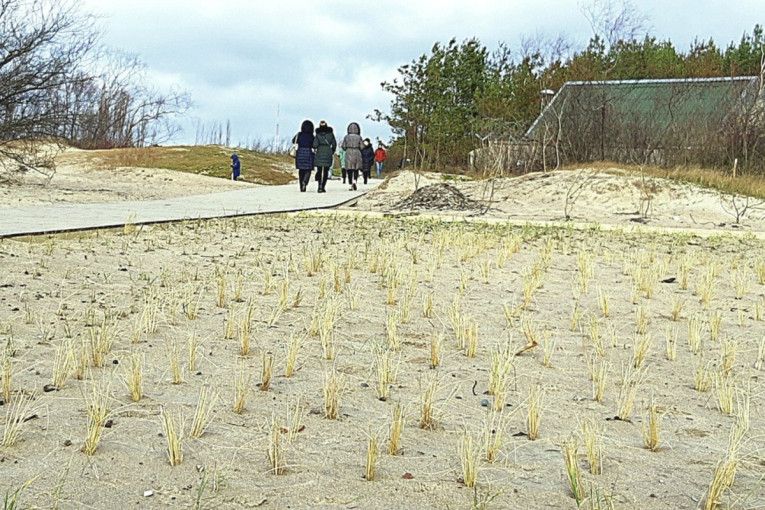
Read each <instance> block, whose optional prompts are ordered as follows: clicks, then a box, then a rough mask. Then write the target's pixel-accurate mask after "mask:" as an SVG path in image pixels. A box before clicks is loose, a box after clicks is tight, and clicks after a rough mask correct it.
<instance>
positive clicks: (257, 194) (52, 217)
mask: <svg viewBox="0 0 765 510" xmlns="http://www.w3.org/2000/svg"><path fill="white" fill-rule="evenodd" d="M381 182H382V181H380V180H375V179H373V180H372V181H371V183H370V184H369V185H366V186H365V185H363V184H360V185H359V189H358V191H350V190H349V189H348V186H347V185H346V184H342V182H341V181H339V180H337V179H334V180H331V181H329V182H327V192H326V193H317V192H316V187H317V186H316V182H315V181H313V180H312V181H311V183H310V185H309V187H308V190H309V191H307V192H305V193H300V189H299V186H298V184H297V182H295V183H293V184H286V185H284V186H260V187H257V188H248V189H244V190H235V191H224V192H221V193H210V194H208V195H196V196H188V197H179V198H169V199H167V200H147V201H124V202H104V203H89V204H58V205H35V206H26V207H8V208H0V238H3V237H13V236H21V235H27V234H48V233H54V232H65V231H71V230H86V229H91V228H106V227H121V226H123V225H125V224H126V223H132V224H142V223H161V222H166V221H181V220H195V219H207V218H221V217H230V216H247V215H253V214H264V213H279V212H294V211H308V210H316V209H328V208H332V207H337V206H339V205H343V204H345V203H348V202H350V201H353V200H355V199H357V198H358V197H360V196H362V195H364V194H365V193H366V192H368V191H370V190H371V189H373V188H374V187H376V186H377V185H378V184H379V183H381Z"/></svg>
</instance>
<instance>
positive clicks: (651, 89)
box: [526, 76, 757, 146]
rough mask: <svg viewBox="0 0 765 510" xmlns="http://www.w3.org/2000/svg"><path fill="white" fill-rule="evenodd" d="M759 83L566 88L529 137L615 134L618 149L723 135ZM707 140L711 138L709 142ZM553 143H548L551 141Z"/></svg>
mask: <svg viewBox="0 0 765 510" xmlns="http://www.w3.org/2000/svg"><path fill="white" fill-rule="evenodd" d="M756 87H757V78H756V77H752V76H745V77H733V78H704V79H677V80H675V79H672V80H627V81H592V82H567V83H566V84H565V85H564V86H563V87H561V89H560V90H559V91H558V93H557V94H555V96H554V97H553V99H552V101H551V102H550V104H549V105H548V106H547V107H546V108H545V110H544V111H543V112H542V114H541V115H540V116H539V118H537V120H536V121H535V122H534V124H533V125H532V126H531V128H530V129H529V130H528V131H527V132H526V138H529V139H533V140H537V141H541V140H542V138H543V137H546V136H548V137H549V136H550V133H551V132H557V128H558V126H560V127H561V130H562V132H564V133H565V134H566V135H567V136H575V135H576V133H577V132H580V133H581V134H582V135H583V136H586V135H587V134H590V133H591V132H592V131H593V130H594V129H596V127H597V129H598V130H600V131H603V130H604V129H608V130H610V131H611V132H612V133H614V136H612V137H611V141H612V142H613V143H617V144H620V145H623V144H626V143H628V142H627V141H628V140H629V139H631V138H632V139H634V138H635V136H634V132H635V131H641V132H643V133H646V132H649V133H651V134H652V137H653V138H655V139H656V138H661V140H662V143H661V145H665V146H667V145H672V144H673V139H674V142H679V141H680V140H681V139H682V140H687V139H688V137H689V136H690V134H691V133H700V132H702V131H705V132H706V133H707V135H708V134H709V133H710V130H711V131H716V130H719V128H720V126H721V125H722V124H723V123H724V121H725V119H726V118H727V117H728V116H729V115H731V114H732V113H734V112H735V111H736V110H737V108H742V107H743V105H744V104H746V103H747V100H753V98H754V95H755V94H756V91H757V88H756ZM704 138H706V137H704ZM548 139H549V138H548Z"/></svg>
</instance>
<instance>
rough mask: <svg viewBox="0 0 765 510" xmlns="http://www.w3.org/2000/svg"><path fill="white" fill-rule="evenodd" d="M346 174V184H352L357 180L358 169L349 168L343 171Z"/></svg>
mask: <svg viewBox="0 0 765 510" xmlns="http://www.w3.org/2000/svg"><path fill="white" fill-rule="evenodd" d="M345 172H346V173H347V174H348V184H354V183H356V182H359V171H358V170H351V169H350V168H349V169H348V170H346V171H345Z"/></svg>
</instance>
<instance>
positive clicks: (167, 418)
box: [159, 406, 184, 466]
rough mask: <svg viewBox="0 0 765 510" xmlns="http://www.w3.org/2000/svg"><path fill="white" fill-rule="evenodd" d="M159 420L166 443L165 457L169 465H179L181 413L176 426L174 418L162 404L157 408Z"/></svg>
mask: <svg viewBox="0 0 765 510" xmlns="http://www.w3.org/2000/svg"><path fill="white" fill-rule="evenodd" d="M159 421H160V424H161V425H162V433H163V435H164V436H165V442H166V445H167V458H168V460H169V461H170V465H171V466H179V465H180V464H181V463H182V462H183V429H184V420H183V416H182V415H181V416H180V418H179V419H178V425H177V427H176V423H175V418H173V417H172V416H171V415H170V413H168V412H167V411H166V410H165V408H164V406H160V408H159Z"/></svg>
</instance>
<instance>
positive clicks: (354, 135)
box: [341, 122, 364, 190]
mask: <svg viewBox="0 0 765 510" xmlns="http://www.w3.org/2000/svg"><path fill="white" fill-rule="evenodd" d="M341 147H342V148H343V149H345V171H346V173H347V174H348V184H350V185H351V190H355V189H356V181H358V180H359V170H361V163H362V159H361V149H362V148H363V147H364V143H363V140H362V138H361V128H360V127H359V125H358V123H356V122H351V123H350V124H348V134H347V135H345V138H343V143H342V144H341Z"/></svg>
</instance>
